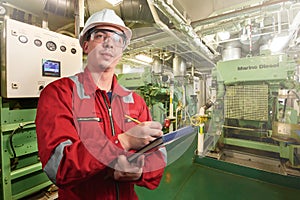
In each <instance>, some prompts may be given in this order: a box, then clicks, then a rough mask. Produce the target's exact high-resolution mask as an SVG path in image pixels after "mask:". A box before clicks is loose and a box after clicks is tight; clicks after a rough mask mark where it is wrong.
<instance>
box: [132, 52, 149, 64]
mask: <svg viewBox="0 0 300 200" xmlns="http://www.w3.org/2000/svg"><path fill="white" fill-rule="evenodd" d="M135 58H136V59H138V60H140V61H143V62H146V63H152V62H153V59H152V58H151V57H149V56H147V55H145V54H138V55H136V56H135Z"/></svg>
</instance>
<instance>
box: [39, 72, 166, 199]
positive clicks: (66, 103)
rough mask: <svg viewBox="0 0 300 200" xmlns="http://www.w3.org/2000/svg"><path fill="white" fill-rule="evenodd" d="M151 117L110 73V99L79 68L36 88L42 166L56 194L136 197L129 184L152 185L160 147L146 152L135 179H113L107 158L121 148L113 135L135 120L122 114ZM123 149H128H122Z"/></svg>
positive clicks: (158, 171) (158, 172)
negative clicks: (139, 171) (125, 180)
mask: <svg viewBox="0 0 300 200" xmlns="http://www.w3.org/2000/svg"><path fill="white" fill-rule="evenodd" d="M124 115H129V116H131V117H133V118H135V119H137V120H139V121H151V115H150V113H149V110H148V107H147V106H146V104H145V102H144V100H143V99H142V98H141V97H140V96H138V95H137V94H136V93H134V92H132V91H129V90H127V89H125V88H123V87H121V86H120V85H119V84H118V83H117V79H116V77H115V76H114V77H113V89H112V97H111V101H110V100H109V98H108V96H107V93H106V92H105V91H101V90H100V89H99V88H98V87H97V86H96V85H95V84H94V82H93V79H92V78H91V74H90V72H89V71H88V69H87V68H86V69H85V71H84V72H82V73H79V74H77V75H75V76H72V77H69V78H62V79H59V80H57V81H54V82H52V83H51V84H49V85H48V86H47V87H46V88H45V89H44V90H43V91H42V93H41V95H40V99H39V103H38V108H37V117H36V132H37V139H38V149H39V156H40V159H41V162H42V165H43V169H44V171H45V172H46V174H47V175H48V177H49V178H50V180H52V181H53V182H54V183H55V184H56V185H57V186H58V187H59V192H58V194H59V199H72V200H76V199H88V200H92V199H101V200H103V199H109V200H115V199H120V200H127V199H128V200H134V199H138V197H137V195H136V193H135V191H134V185H135V184H136V185H139V186H144V187H147V188H149V189H155V188H156V187H157V186H158V185H159V183H160V180H161V177H162V174H163V169H164V167H165V164H166V163H165V161H166V157H165V156H166V155H165V154H164V149H160V151H156V152H154V153H152V154H150V155H149V156H146V157H145V166H144V167H143V174H142V177H141V178H140V179H139V180H137V181H131V182H121V181H119V182H118V181H115V180H114V179H113V176H112V173H111V172H112V170H111V168H110V167H113V165H112V164H111V163H112V162H113V161H114V160H115V159H116V158H117V156H118V155H121V154H123V155H124V154H126V152H125V151H124V150H123V148H122V146H121V144H120V142H119V141H118V137H117V135H118V134H120V133H123V132H126V131H127V130H128V129H130V128H132V127H133V126H135V125H136V124H135V123H134V122H133V121H130V120H128V119H126V118H125V117H124ZM127 153H128V152H127Z"/></svg>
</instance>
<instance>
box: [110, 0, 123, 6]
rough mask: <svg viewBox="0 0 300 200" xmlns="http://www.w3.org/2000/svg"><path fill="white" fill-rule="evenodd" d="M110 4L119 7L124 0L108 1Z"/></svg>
mask: <svg viewBox="0 0 300 200" xmlns="http://www.w3.org/2000/svg"><path fill="white" fill-rule="evenodd" d="M106 1H107V2H108V3H110V4H111V5H113V6H116V5H119V4H120V3H122V2H123V0H106Z"/></svg>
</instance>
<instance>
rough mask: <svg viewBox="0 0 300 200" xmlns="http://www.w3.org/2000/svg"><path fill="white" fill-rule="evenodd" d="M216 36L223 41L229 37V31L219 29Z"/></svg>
mask: <svg viewBox="0 0 300 200" xmlns="http://www.w3.org/2000/svg"><path fill="white" fill-rule="evenodd" d="M217 36H218V37H219V39H220V40H221V41H224V40H228V39H229V38H230V33H229V32H228V31H221V32H218V33H217Z"/></svg>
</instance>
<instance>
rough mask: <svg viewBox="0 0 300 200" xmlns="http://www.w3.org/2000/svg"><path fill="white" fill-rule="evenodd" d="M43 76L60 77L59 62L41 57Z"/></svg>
mask: <svg viewBox="0 0 300 200" xmlns="http://www.w3.org/2000/svg"><path fill="white" fill-rule="evenodd" d="M42 68H43V76H51V77H60V62H59V61H54V60H47V59H43V64H42Z"/></svg>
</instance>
